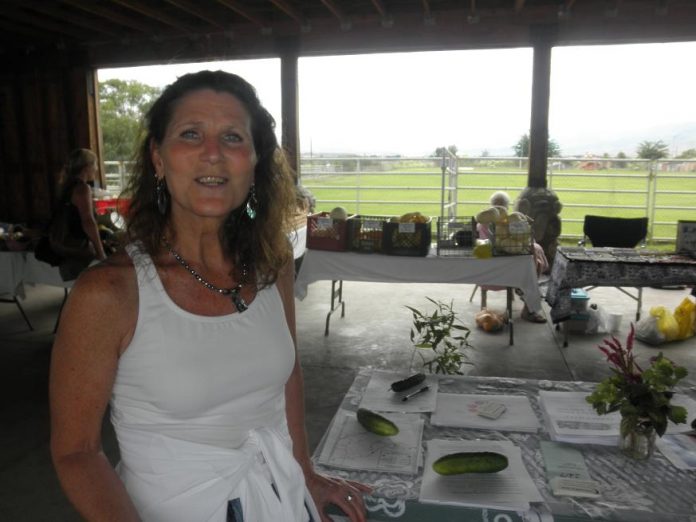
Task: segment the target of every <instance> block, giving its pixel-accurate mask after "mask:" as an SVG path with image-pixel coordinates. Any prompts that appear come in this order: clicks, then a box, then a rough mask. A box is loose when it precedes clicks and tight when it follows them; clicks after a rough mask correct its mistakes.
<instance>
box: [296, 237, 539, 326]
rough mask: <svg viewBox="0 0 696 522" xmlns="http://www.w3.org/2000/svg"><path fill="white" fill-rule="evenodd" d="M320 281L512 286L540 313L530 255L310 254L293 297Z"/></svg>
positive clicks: (305, 292) (323, 252)
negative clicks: (482, 257) (415, 255)
mask: <svg viewBox="0 0 696 522" xmlns="http://www.w3.org/2000/svg"><path fill="white" fill-rule="evenodd" d="M322 280H329V281H331V280H343V281H373V282H382V283H460V284H461V283H469V284H472V283H473V284H478V285H492V286H509V287H513V288H519V289H520V290H522V292H524V300H525V303H526V304H527V307H528V308H529V309H530V310H532V311H534V312H540V311H541V296H540V294H539V282H538V280H537V275H536V270H535V267H534V260H533V258H532V256H531V255H528V256H500V257H493V258H489V259H475V258H468V257H435V256H428V257H407V256H384V255H380V254H359V253H354V252H327V251H322V250H311V249H308V250H307V251H306V253H305V257H304V261H303V262H302V268H301V269H300V273H299V274H298V276H297V280H296V281H295V296H296V297H297V298H298V299H304V298H305V297H306V295H307V286H308V285H309V284H310V283H313V282H315V281H322Z"/></svg>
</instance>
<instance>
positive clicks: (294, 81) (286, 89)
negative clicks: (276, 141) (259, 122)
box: [279, 41, 300, 175]
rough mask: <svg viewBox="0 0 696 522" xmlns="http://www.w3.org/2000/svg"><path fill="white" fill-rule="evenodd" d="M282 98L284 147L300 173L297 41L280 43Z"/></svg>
mask: <svg viewBox="0 0 696 522" xmlns="http://www.w3.org/2000/svg"><path fill="white" fill-rule="evenodd" d="M279 44H281V45H280V48H281V49H282V51H281V55H280V96H281V113H282V118H283V122H282V137H281V140H282V147H283V150H284V151H285V157H286V159H287V161H288V163H289V164H290V167H291V168H292V169H293V171H294V172H295V173H296V175H299V172H300V130H299V129H300V125H299V102H298V76H299V74H298V69H297V59H298V57H299V54H298V46H297V42H296V41H294V42H293V41H285V42H279Z"/></svg>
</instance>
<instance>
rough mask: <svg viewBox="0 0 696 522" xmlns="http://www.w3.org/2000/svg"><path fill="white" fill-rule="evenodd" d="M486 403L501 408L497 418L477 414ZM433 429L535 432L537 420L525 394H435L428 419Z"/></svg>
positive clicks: (537, 427) (537, 425) (537, 424)
mask: <svg viewBox="0 0 696 522" xmlns="http://www.w3.org/2000/svg"><path fill="white" fill-rule="evenodd" d="M488 404H496V405H501V406H502V408H501V409H502V410H503V413H501V414H500V415H499V416H498V417H497V418H490V417H486V416H482V415H481V409H482V408H483V407H484V406H486V405H488ZM430 424H432V425H433V426H452V427H456V428H473V429H479V430H502V431H523V432H530V433H534V432H536V431H537V430H538V429H539V427H540V423H539V419H538V418H537V415H536V413H534V410H533V409H532V404H531V403H530V402H529V399H528V398H527V397H526V396H525V395H480V394H479V395H475V394H459V393H439V394H438V395H437V409H436V410H435V413H433V414H432V416H431V418H430Z"/></svg>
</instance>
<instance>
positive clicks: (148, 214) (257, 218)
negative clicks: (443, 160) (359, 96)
mask: <svg viewBox="0 0 696 522" xmlns="http://www.w3.org/2000/svg"><path fill="white" fill-rule="evenodd" d="M274 125H275V124H274V121H273V118H272V117H271V115H270V114H269V113H268V112H267V111H266V109H264V108H263V106H262V105H261V103H260V101H259V99H258V97H257V95H256V92H255V90H254V88H253V87H252V86H251V85H249V84H248V83H247V82H246V81H244V80H243V79H242V78H240V77H238V76H236V75H233V74H228V73H224V72H221V71H217V72H211V71H202V72H199V73H195V74H189V75H185V76H183V77H181V78H179V79H178V80H177V81H176V82H174V83H173V84H172V85H170V86H168V87H167V88H166V89H165V90H164V92H163V93H162V95H161V96H160V98H159V99H158V100H157V101H156V102H155V103H154V104H153V106H152V108H151V109H150V111H149V112H148V114H147V117H146V130H147V134H146V136H145V138H144V140H143V142H142V145H141V146H140V150H139V153H138V160H137V168H136V172H135V174H134V176H133V179H132V182H131V185H130V187H129V190H128V193H129V196H130V197H131V203H130V207H129V212H128V215H127V225H128V227H127V234H128V240H129V242H128V245H126V247H125V251H124V252H120V253H117V254H115V255H113V256H111V257H110V258H109V260H108V261H107V262H105V263H102V264H101V265H99V266H97V267H94V268H92V269H90V270H88V271H86V272H85V273H84V274H83V275H82V276H81V277H80V279H79V280H78V281H77V284H76V285H75V287H74V289H73V291H72V293H71V294H70V298H69V300H68V302H67V304H66V307H65V310H64V313H63V318H62V319H61V323H60V328H59V331H58V334H57V337H56V342H55V345H54V349H53V360H52V364H51V384H50V394H51V412H52V435H51V451H52V456H53V461H54V464H55V467H56V469H57V471H58V476H59V479H60V481H61V484H62V486H63V488H64V490H65V492H66V494H67V495H68V497H69V498H70V500H71V501H72V503H73V504H74V505H75V507H76V508H77V509H78V511H79V512H80V513H81V514H82V515H83V516H84V517H85V518H86V519H87V520H119V521H132V520H147V521H168V522H172V521H182V522H184V521H186V522H191V521H220V522H225V521H234V522H241V521H242V520H244V521H271V520H278V521H292V522H295V521H309V520H312V521H314V522H319V521H320V520H321V521H325V522H328V521H329V520H330V519H329V518H328V516H327V515H326V514H324V512H323V510H324V507H325V506H326V505H327V504H329V503H332V504H335V505H337V506H339V507H340V508H341V509H342V510H343V511H344V512H345V513H347V514H348V516H349V518H350V520H352V521H354V522H363V521H364V520H365V515H364V505H363V502H362V495H361V492H362V491H365V490H367V489H368V488H366V487H365V486H362V485H360V484H356V483H353V482H348V481H343V480H338V479H334V478H329V477H325V476H322V475H319V474H317V473H316V472H315V471H314V469H313V467H312V464H311V461H310V456H309V451H308V448H307V443H306V440H305V439H306V434H305V426H304V399H303V384H302V372H301V368H300V363H299V360H298V357H297V350H296V341H295V309H294V297H293V280H294V277H293V256H292V248H291V245H290V242H289V240H288V237H287V231H288V227H287V224H288V223H289V221H290V218H291V216H292V215H293V213H294V211H295V206H296V201H295V198H296V193H295V188H294V185H293V178H292V173H291V172H290V170H289V169H288V167H287V164H286V162H285V161H284V158H283V155H282V152H281V150H280V149H279V146H278V143H277V140H276V137H275V133H274ZM95 314H96V318H95ZM88 317H89V318H91V324H92V325H94V327H93V328H90V329H89V331H87V332H86V331H85V329H84V328H83V327H82V325H83V322H84V321H85V320H86V319H87V318H88ZM109 403H110V406H111V421H112V423H113V425H114V429H115V432H116V436H117V440H118V444H119V449H120V455H121V462H120V463H119V465H118V469H117V470H114V468H112V467H111V465H110V464H109V462H108V461H107V459H106V457H105V455H104V454H103V452H102V450H101V438H100V434H101V426H102V417H103V415H104V413H105V411H106V407H107V405H108V404H109ZM317 508H318V509H317Z"/></svg>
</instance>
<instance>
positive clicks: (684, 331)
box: [674, 297, 696, 339]
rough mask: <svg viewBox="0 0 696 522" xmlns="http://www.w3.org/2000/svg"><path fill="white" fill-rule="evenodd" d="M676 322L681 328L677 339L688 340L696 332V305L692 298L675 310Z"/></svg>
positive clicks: (685, 300) (688, 298)
mask: <svg viewBox="0 0 696 522" xmlns="http://www.w3.org/2000/svg"><path fill="white" fill-rule="evenodd" d="M674 320H675V321H676V322H677V325H678V326H679V332H678V333H677V337H676V338H677V339H688V338H689V337H691V336H692V335H694V331H695V330H696V303H694V301H692V300H691V298H690V297H685V298H684V300H683V301H682V302H681V303H680V304H679V306H677V307H676V308H675V309H674Z"/></svg>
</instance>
